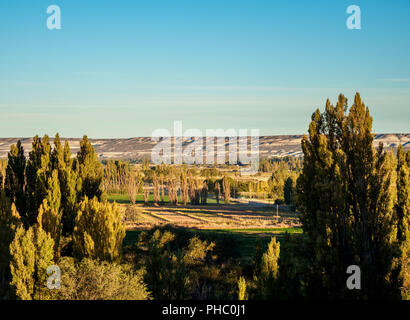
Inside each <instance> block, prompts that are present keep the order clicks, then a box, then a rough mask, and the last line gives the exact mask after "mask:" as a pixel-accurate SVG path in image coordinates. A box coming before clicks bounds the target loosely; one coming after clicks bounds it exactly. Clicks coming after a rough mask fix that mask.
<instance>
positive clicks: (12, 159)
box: [4, 140, 26, 218]
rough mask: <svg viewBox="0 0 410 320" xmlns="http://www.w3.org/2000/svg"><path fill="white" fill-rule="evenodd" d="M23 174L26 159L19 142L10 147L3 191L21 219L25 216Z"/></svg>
mask: <svg viewBox="0 0 410 320" xmlns="http://www.w3.org/2000/svg"><path fill="white" fill-rule="evenodd" d="M25 172H26V157H25V156H24V148H23V146H22V145H21V141H20V140H19V141H17V145H12V146H11V148H10V152H9V153H8V162H7V167H6V176H5V179H4V190H5V192H6V196H7V197H8V198H9V199H10V201H11V202H12V203H14V204H15V205H16V208H17V211H18V212H19V213H20V214H21V215H22V216H23V218H25V216H26V200H25V184H26V182H25Z"/></svg>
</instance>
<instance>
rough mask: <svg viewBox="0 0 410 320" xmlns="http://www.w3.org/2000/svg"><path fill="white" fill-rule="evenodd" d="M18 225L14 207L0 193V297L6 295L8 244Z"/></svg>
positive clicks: (8, 258)
mask: <svg viewBox="0 0 410 320" xmlns="http://www.w3.org/2000/svg"><path fill="white" fill-rule="evenodd" d="M20 224H21V219H20V215H19V213H18V212H17V210H16V207H15V205H14V204H11V203H10V200H9V199H8V198H7V197H6V195H5V192H4V191H0V297H4V296H6V295H7V293H8V287H9V286H8V285H9V282H10V244H11V242H12V241H13V239H14V235H15V233H16V229H17V227H18V226H19V225H20Z"/></svg>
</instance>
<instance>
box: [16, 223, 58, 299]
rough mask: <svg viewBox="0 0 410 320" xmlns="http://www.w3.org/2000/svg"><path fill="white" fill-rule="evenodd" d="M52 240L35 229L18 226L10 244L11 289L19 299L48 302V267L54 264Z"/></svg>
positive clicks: (40, 230)
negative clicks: (46, 300)
mask: <svg viewBox="0 0 410 320" xmlns="http://www.w3.org/2000/svg"><path fill="white" fill-rule="evenodd" d="M53 247H54V241H53V239H51V237H50V235H49V234H47V233H46V232H45V231H44V230H43V229H41V228H39V227H38V226H33V227H30V228H29V229H28V230H27V231H26V230H25V229H24V228H23V227H22V226H19V227H18V228H17V231H16V234H15V237H14V240H13V242H12V243H11V244H10V254H11V262H10V270H11V275H12V281H11V283H10V284H11V286H12V288H13V290H14V292H15V295H16V297H17V298H18V299H21V300H32V299H39V300H40V299H41V300H42V299H48V298H50V291H49V289H48V288H47V287H46V282H47V277H48V275H47V268H48V266H51V265H53V264H54V263H53V256H54V252H53Z"/></svg>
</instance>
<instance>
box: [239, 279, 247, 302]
mask: <svg viewBox="0 0 410 320" xmlns="http://www.w3.org/2000/svg"><path fill="white" fill-rule="evenodd" d="M238 300H248V294H247V292H246V280H245V278H244V277H240V278H239V280H238Z"/></svg>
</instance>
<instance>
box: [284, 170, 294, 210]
mask: <svg viewBox="0 0 410 320" xmlns="http://www.w3.org/2000/svg"><path fill="white" fill-rule="evenodd" d="M283 195H284V198H285V203H286V204H287V205H290V204H292V202H293V180H292V178H290V177H289V178H287V179H286V181H285V185H284V187H283Z"/></svg>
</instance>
